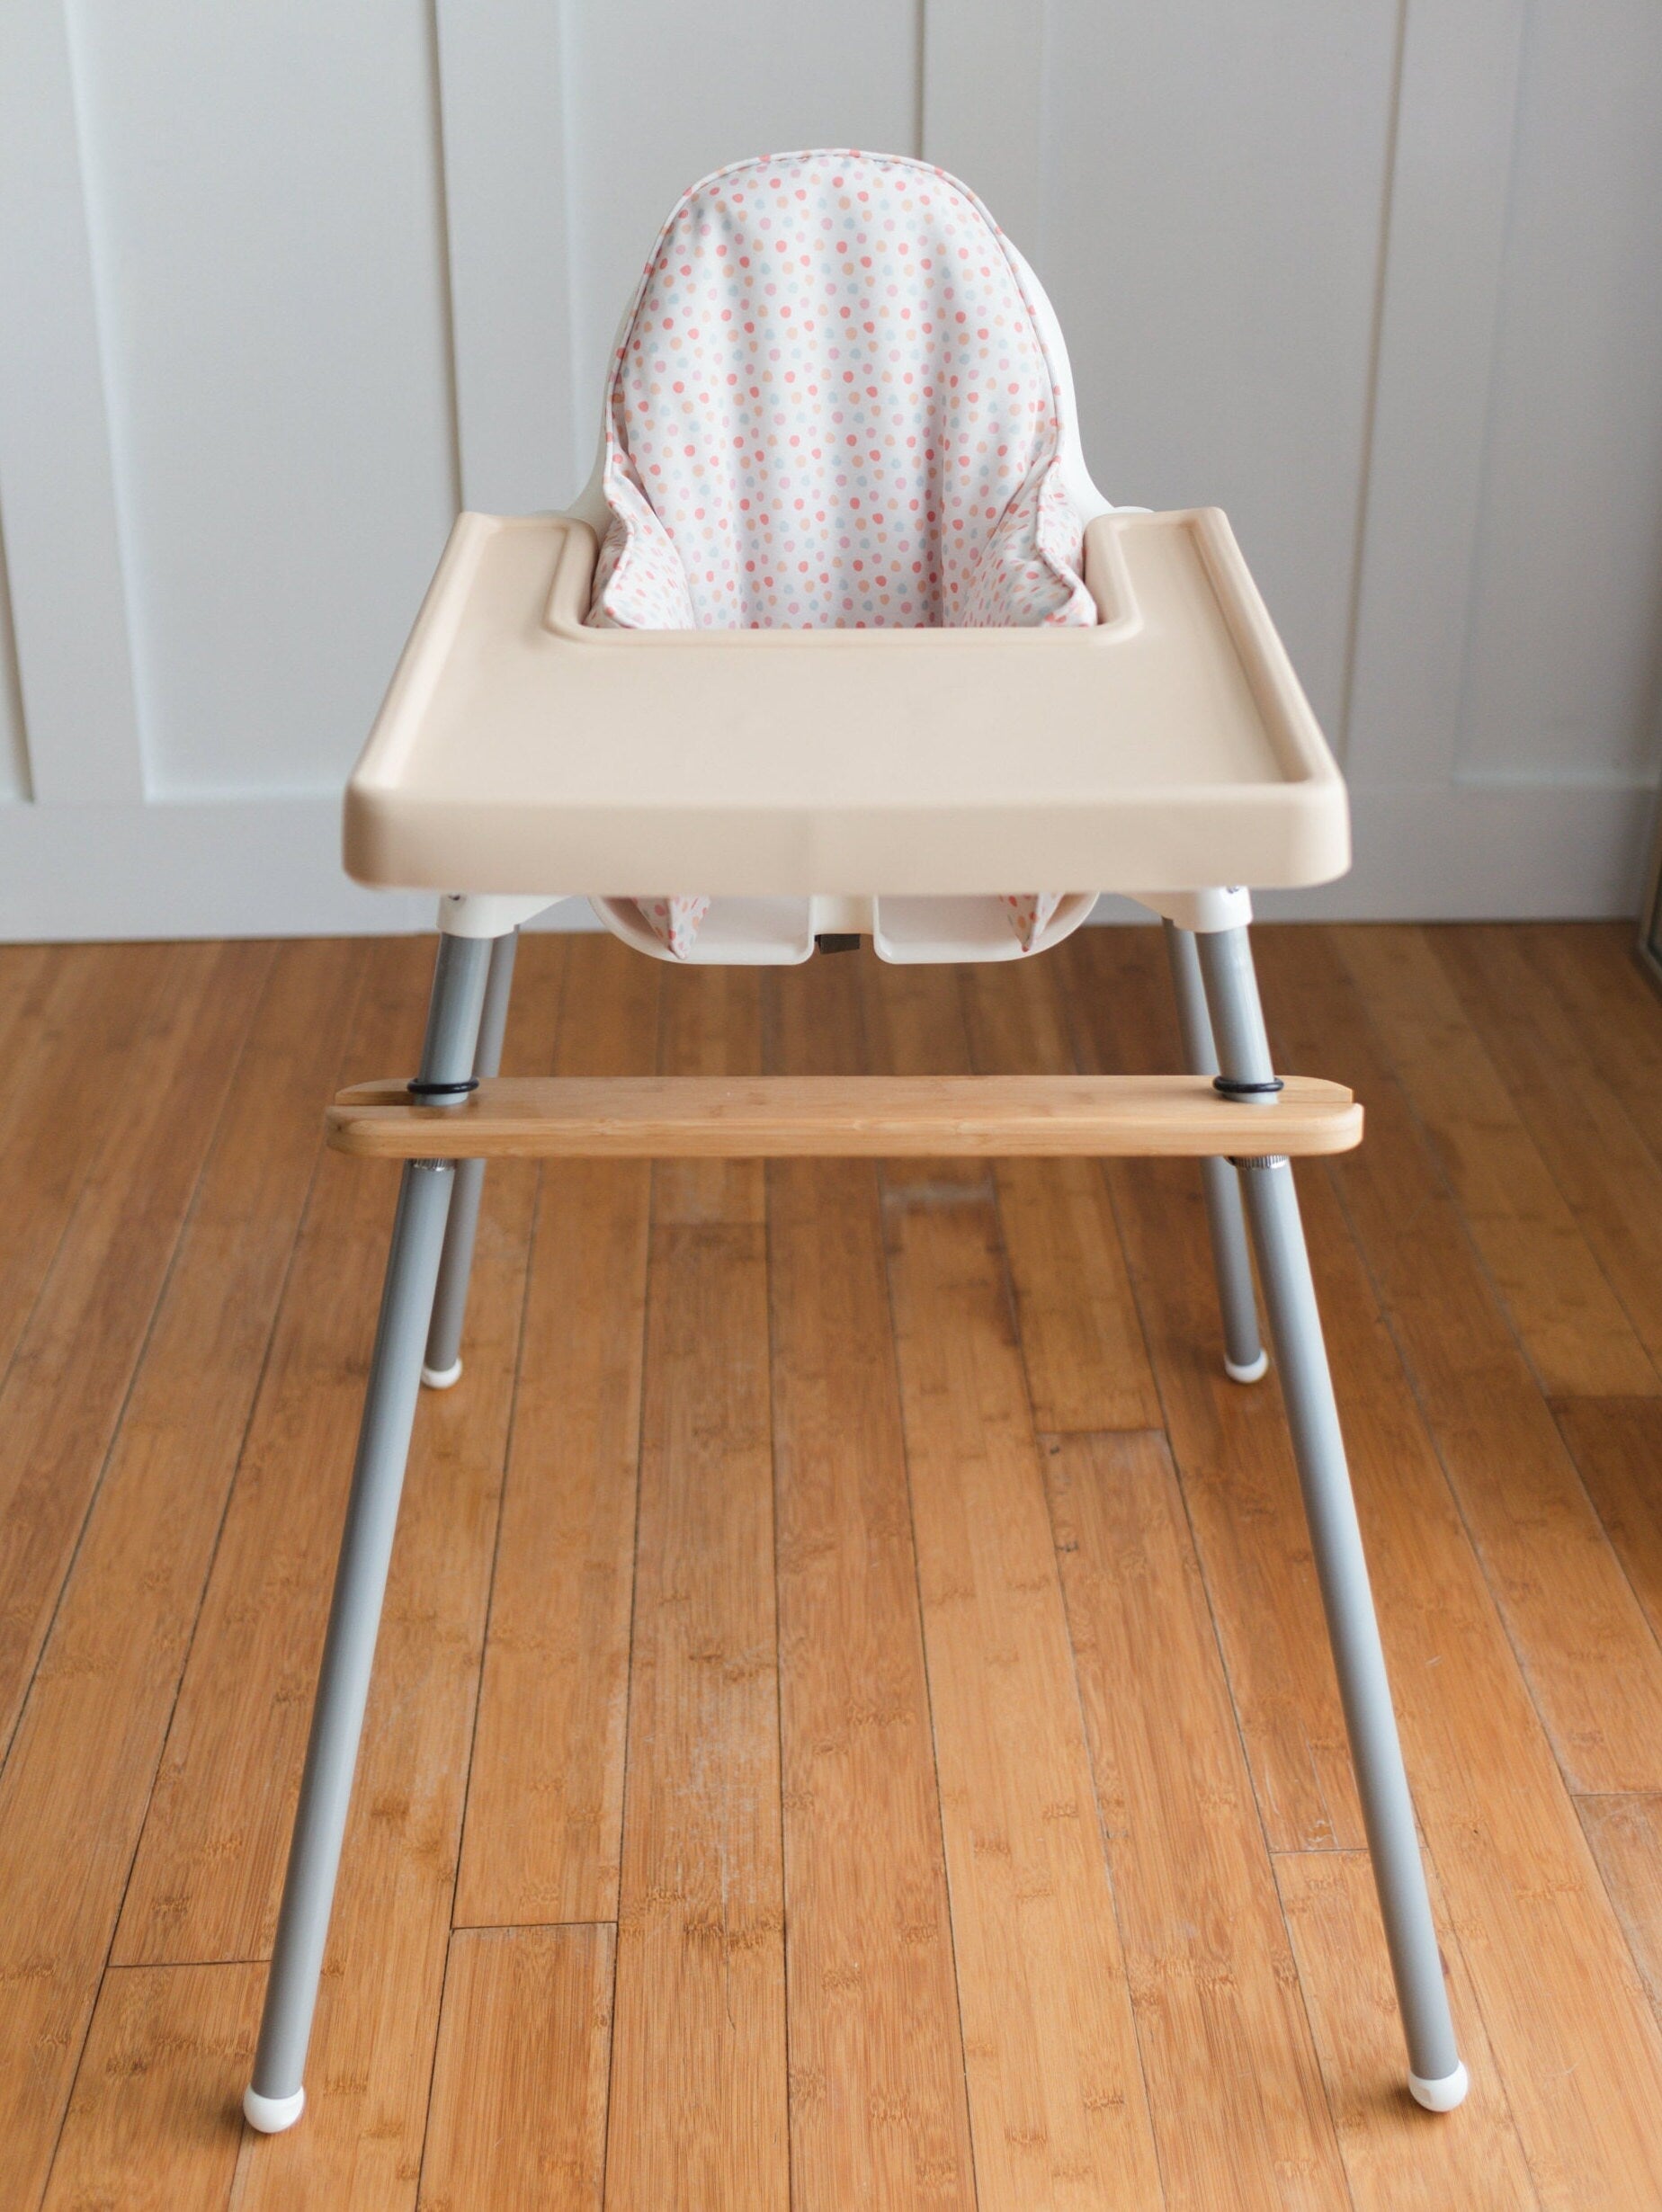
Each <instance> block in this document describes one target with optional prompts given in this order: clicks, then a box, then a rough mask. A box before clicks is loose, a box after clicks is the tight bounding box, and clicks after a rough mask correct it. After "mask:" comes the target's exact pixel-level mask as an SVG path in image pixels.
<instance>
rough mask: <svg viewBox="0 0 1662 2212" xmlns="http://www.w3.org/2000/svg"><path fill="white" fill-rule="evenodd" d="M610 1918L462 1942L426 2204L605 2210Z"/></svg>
mask: <svg viewBox="0 0 1662 2212" xmlns="http://www.w3.org/2000/svg"><path fill="white" fill-rule="evenodd" d="M612 1944H613V1935H612V1930H611V1929H610V1928H603V1927H572V1928H491V1929H462V1930H459V1931H458V1932H457V1933H456V1934H455V1935H453V1936H452V1937H451V1947H450V1966H449V1970H448V1972H447V1974H446V1976H445V1983H444V2022H443V2026H442V2029H441V2031H440V2035H439V2050H438V2058H437V2060H436V2063H435V2065H434V2067H433V2108H432V2111H431V2113H430V2114H429V2117H428V2121H427V2144H426V2154H425V2157H424V2160H423V2164H422V2177H421V2199H420V2205H421V2212H476V2208H478V2207H479V2206H481V2205H504V2206H507V2205H523V2206H526V2207H531V2206H534V2207H536V2212H600V2202H601V2189H602V2184H603V2179H604V2174H605V2157H606V2061H607V2056H608V2054H609V2052H610V2048H611V2030H612Z"/></svg>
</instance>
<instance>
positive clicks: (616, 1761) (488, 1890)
mask: <svg viewBox="0 0 1662 2212" xmlns="http://www.w3.org/2000/svg"><path fill="white" fill-rule="evenodd" d="M581 954H582V957H580V958H577V959H573V960H572V962H571V968H570V973H569V975H568V977H567V986H566V995H565V998H564V1000H563V1002H562V1004H561V1008H560V1020H559V1030H558V1043H557V1047H556V1053H555V1060H556V1066H557V1067H558V1069H559V1071H560V1072H561V1073H562V1074H580V1073H584V1072H586V1071H588V1070H591V1069H594V1068H597V1067H607V1068H612V1069H616V1070H617V1071H619V1072H620V1073H628V1072H629V1071H630V1070H631V1069H634V1068H639V1067H648V1068H649V1067H651V1066H654V1065H656V1062H657V1024H658V979H659V977H660V976H661V975H662V973H663V969H662V968H661V967H660V966H659V964H658V963H657V961H655V960H643V959H641V958H640V957H639V954H638V953H634V952H631V951H630V950H629V948H628V947H627V946H624V945H621V944H619V943H618V942H617V941H615V940H614V939H612V938H603V939H598V940H596V941H594V943H593V944H592V945H591V944H589V943H587V942H585V943H584V945H583V946H582V948H581ZM650 1191H651V1170H650V1169H649V1168H648V1166H647V1165H646V1164H644V1163H643V1162H638V1161H599V1160H597V1161H581V1160H574V1161H568V1162H565V1163H562V1164H560V1165H558V1167H550V1168H548V1169H546V1170H545V1171H544V1173H543V1178H542V1188H541V1195H540V1197H539V1200H538V1207H537V1217H536V1226H535V1229H534V1233H533V1243H532V1275H531V1290H530V1295H529V1299H528V1302H527V1306H526V1312H525V1334H524V1341H523V1344H522V1346H521V1351H520V1381H519V1398H518V1403H517V1406H516V1410H515V1414H514V1445H513V1455H512V1458H511V1459H510V1461H509V1466H508V1480H507V1487H506V1490H505V1494H504V1498H503V1509H502V1535H501V1539H500V1542H499V1544H498V1546H497V1556H496V1578H495V1582H494V1584H493V1588H492V1594H491V1610H490V1626H489V1631H488V1634H487V1638H486V1645H485V1672H484V1676H483V1680H482V1682H481V1685H480V1691H479V1714H478V1728H477V1730H476V1732H475V1736H474V1747H473V1762H472V1769H471V1777H470V1779H469V1786H468V1817H467V1825H466V1828H465V1830H464V1833H463V1836H462V1851H461V1872H460V1878H459V1880H458V1883H457V1890H456V1919H457V1922H458V1923H459V1924H460V1925H462V1926H469V1925H475V1926H493V1925H494V1926H502V1925H508V1924H512V1923H514V1922H536V1921H596V1920H612V1919H615V1918H616V1915H617V1909H618V1863H619V1853H620V1851H621V1840H622V1822H623V1743H624V1723H625V1719H626V1717H627V1714H628V1709H629V1647H630V1605H631V1601H632V1598H633V1592H634V1561H635V1488H636V1469H637V1465H638V1462H639V1452H640V1377H641V1360H642V1340H643V1333H644V1327H645V1318H646V1292H647V1226H648V1200H649V1196H650Z"/></svg>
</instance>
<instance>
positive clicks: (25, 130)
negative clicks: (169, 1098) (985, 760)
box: [0, 0, 1662, 935]
mask: <svg viewBox="0 0 1662 2212" xmlns="http://www.w3.org/2000/svg"><path fill="white" fill-rule="evenodd" d="M825 143H831V144H850V143H852V144H855V145H861V146H867V147H876V148H881V149H887V150H912V151H922V152H923V153H924V154H925V156H927V157H928V158H930V159H932V160H936V161H939V162H941V163H943V165H945V166H947V167H949V168H952V169H955V170H957V171H958V172H959V173H960V174H963V175H964V176H965V177H967V178H968V179H969V181H970V183H973V184H974V185H975V186H976V187H977V189H978V191H979V192H981V193H982V195H983V197H984V198H986V199H987V201H988V202H989V203H990V204H991V206H992V208H993V210H994V211H995V213H996V214H997V215H998V217H999V218H1000V219H1001V220H1002V221H1003V223H1004V225H1005V227H1006V228H1007V229H1008V230H1009V231H1010V233H1011V235H1012V236H1014V238H1015V240H1016V242H1017V243H1018V245H1021V246H1022V247H1023V250H1024V251H1025V252H1026V253H1027V254H1028V255H1029V257H1030V259H1032V262H1033V263H1034V264H1035V266H1036V267H1037V268H1038V270H1039V272H1040V273H1041V276H1042V277H1043V279H1044V280H1045V282H1046V284H1047V286H1048V287H1049V289H1050V292H1051V295H1052V297H1053V299H1055V301H1056V304H1057V307H1058V308H1059V313H1060V316H1061V318H1062V322H1063V326H1064V327H1065V329H1066V330H1067V331H1068V334H1069V340H1070V343H1071V346H1072V350H1073V354H1074V362H1075V370H1076V376H1077V383H1078V387H1079V392H1080V399H1081V406H1082V412H1083V415H1084V424H1085V431H1086V447H1087V450H1088V452H1089V454H1090V457H1091V459H1092V464H1093V467H1094V469H1095V474H1096V477H1097V478H1098V480H1099V481H1100V482H1101V484H1102V485H1103V487H1104V490H1105V491H1106V492H1107V493H1108V494H1109V495H1110V496H1111V497H1112V498H1116V499H1120V500H1123V501H1127V502H1134V503H1139V504H1149V505H1157V506H1158V505H1175V504H1187V503H1190V502H1194V501H1207V502H1217V503H1218V504H1222V505H1223V506H1225V507H1227V508H1228V509H1229V513H1230V514H1231V516H1232V518H1233V520H1234V522H1235V525H1236V528H1237V530H1238V533H1239V535H1240V537H1241V540H1242V541H1243V543H1244V545H1245V547H1246V549H1247V556H1248V557H1249V559H1250V560H1251V561H1252V563H1253V566H1254V568H1255V572H1256V574H1257V575H1258V578H1259V581H1260V583H1261V584H1262V585H1263V587H1264V593H1265V595H1266V597H1267V598H1268V600H1269V602H1270V606H1271V609H1272V611H1273V613H1274V614H1275V616H1276V618H1277V620H1278V621H1279V622H1280V624H1281V626H1282V630H1283V633H1284V635H1285V637H1286V638H1287V640H1288V643H1289V645H1290V647H1291V650H1292V653H1293V656H1294V658H1295V660H1296V662H1297V664H1298V665H1299V667H1300V672H1301V673H1302V674H1303V677H1304V680H1305V682H1306V685H1307V688H1308V689H1309V692H1310V695H1311V698H1312V700H1314V703H1315V705H1316V709H1317V711H1318V714H1319V716H1320V718H1321V719H1322V721H1323V723H1324V726H1325V727H1326V728H1327V732H1328V735H1329V736H1330V738H1331V739H1332V741H1333V743H1334V745H1335V746H1336V748H1337V749H1338V750H1339V752H1340V753H1341V754H1342V756H1343V757H1344V759H1345V763H1346V766H1347V769H1348V772H1349V773H1350V775H1351V778H1352V781H1353V787H1354V794H1355V805H1356V821H1357V854H1358V861H1357V867H1356V870H1355V871H1354V874H1353V876H1352V877H1351V878H1350V879H1348V880H1347V882H1346V883H1345V885H1343V886H1340V887H1336V888H1335V889H1334V890H1331V891H1328V892H1324V893H1322V894H1319V895H1318V896H1315V897H1313V898H1309V899H1306V900H1304V901H1303V902H1302V904H1301V905H1300V911H1306V912H1317V911H1319V912H1345V913H1350V914H1424V915H1431V914H1443V915H1454V914H1604V913H1613V912H1619V911H1622V910H1624V909H1625V908H1626V907H1628V906H1629V905H1631V903H1632V899H1633V896H1634V892H1635V887H1636V870H1637V867H1638V855H1639V851H1640V844H1641V843H1642V840H1643V834H1644V831H1645V828H1646V825H1647V822H1648V816H1649V791H1650V789H1651V787H1652V785H1653V783H1654V780H1655V777H1656V773H1657V764H1658V664H1659V661H1662V655H1659V653H1658V645H1659V642H1662V397H1659V396H1658V364H1659V361H1662V344H1659V343H1658V341H1659V339H1662V252H1658V243H1659V241H1658V229H1659V225H1658V210H1662V8H1658V6H1657V4H1656V0H1535V4H1532V5H1530V4H1523V0H1458V4H1451V0H1441V4H1433V0H1184V5H1182V6H1179V7H1173V6H1169V5H1162V4H1159V0H1027V4H1021V0H921V4H918V5H914V4H912V0H905V4H901V0H792V4H791V5H790V6H788V7H781V6H780V5H779V4H777V0H766V4H764V0H732V4H718V0H708V4H703V5H700V6H696V7H695V6H691V5H688V4H685V0H491V4H488V5H487V4H484V0H437V4H436V9H434V8H429V7H427V6H424V5H421V4H416V0H352V4H350V5H348V6H344V7H343V6H339V5H336V4H331V0H243V4H240V5H238V6H237V7H235V8H227V7H224V6H222V5H216V4H210V0H7V4H6V5H5V6H4V8H0V210H4V212H0V533H3V534H4V556H5V569H4V582H5V583H8V584H9V591H6V592H4V593H0V933H8V934H86V935H91V934H104V933H124V932H131V933H143V932H175V931H179V932H187V931H203V930H207V931H221V930H223V931H238V930H247V931H265V930H302V929H307V928H318V929H324V928H328V929H334V928H343V927H360V926H362V927H371V926H378V925H379V926H399V925H402V924H404V923H415V922H416V921H420V920H424V919H425V902H424V901H422V902H417V901H414V900H409V899H398V898H384V899H372V898H371V897H369V896H367V895H364V894H360V893H356V892H354V891H353V890H352V889H351V887H348V886H346V885H344V883H343V881H342V880H341V879H340V877H339V873H338V869H337V866H336V862H335V801H336V794H337V792H338V788H339V784H340V781H341V779H342V777H343V776H344V773H345V772H346V770H347V768H348V767H349V765H350V763H351V762H352V759H353V754H354V753H355V751H356V749H357V746H358V745H359V743H360V741H361V739H362V736H363V733H364V730H365V728H366V727H367V725H368V723H369V720H370V718H371V715H372V713H373V711H374V709H375V706H376V703H377V701H378V699H379V697H380V691H381V688H382V686H383V684H384V682H385V681H386V678H387V675H388V673H389V670H390V667H391V664H392V661H393V659H394V657H395V656H396V654H397V652H398V646H399V644H400V642H401V640H402V638H403V634H404V630H405V628H406V626H407V621H408V619H409V617H410V615H411V614H412V613H413V611H414V609H415V604H416V602H417V601H418V599H419V596H420V593H421V592H422V590H423V588H424V584H425V581H426V578H427V575H428V574H429V573H430V571H431V569H432V566H433V561H434V559H435V558H436V556H437V552H438V549H439V547H440V545H441V544H442V540H443V537H444V533H445V531H446V528H447V526H448V523H449V521H450V517H451V513H452V512H453V510H454V507H455V505H456V504H457V503H458V501H459V500H465V501H466V503H467V504H470V505H475V506H483V507H492V508H529V507H537V506H547V505H556V504H559V503H561V502H562V501H563V500H565V499H566V498H567V497H568V496H569V495H570V494H571V493H572V492H573V491H574V490H575V488H576V486H577V484H578V483H579V482H580V481H581V480H582V478H583V477H584V476H585V473H586V469H587V464H588V461H589V459H590V455H591V452H592V450H593V445H594V436H595V431H596V427H597V421H598V408H599V390H600V382H601V376H602V370H603V360H604V356H605V352H606V348H607V345H608V343H609V341H610V339H611V335H612V327H613V324H614V321H615V318H616V316H617V313H618V310H619V308H620V306H621V301H622V299H623V298H624V296H625V294H626V292H627V290H628V288H629V286H630V281H631V280H632V278H633V275H634V273H635V272H636V270H637V268H638V265H639V261H640V259H641V257H642V256H643V254H644V253H645V251H646V249H647V246H648V244H649V242H650V240H651V237H652V235H653V232H654V230H655V228H656V227H657V223H658V221H659V220H660V219H661V218H662V216H663V215H664V213H665V212H666V210H667V208H668V206H669V204H670V202H671V201H672V200H673V199H674V198H675V194H676V193H677V192H679V191H680V190H681V188H682V187H683V186H684V185H685V184H686V183H689V182H690V181H691V180H692V179H693V177H695V176H696V175H698V174H701V172H702V171H704V170H706V169H709V168H711V167H714V166H716V165H719V163H721V162H723V161H727V160H730V159H733V158H735V157H737V156H741V155H744V154H746V153H751V152H757V151H762V150H768V149H782V148H785V147H794V146H805V145H816V144H825Z"/></svg>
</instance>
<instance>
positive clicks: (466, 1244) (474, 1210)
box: [421, 930, 519, 1390]
mask: <svg viewBox="0 0 1662 2212" xmlns="http://www.w3.org/2000/svg"><path fill="white" fill-rule="evenodd" d="M517 950H519V932H518V931H517V930H510V931H509V932H508V934H507V935H506V936H505V937H498V938H496V939H495V940H494V941H492V944H491V954H490V973H489V976H488V977H487V980H486V985H485V1010H484V1012H483V1013H482V1014H481V1015H480V1016H479V1041H478V1048H477V1050H476V1051H475V1053H474V1055H473V1072H474V1074H475V1075H499V1074H500V1073H501V1070H502V1039H503V1034H504V1032H505V1030H506V1029H507V1026H508V1001H509V999H510V997H511V996H512V995H513V991H514V954H515V953H516V952H517ZM484 1189H485V1163H484V1161H483V1160H459V1161H458V1162H457V1164H456V1181H455V1184H454V1187H453V1188H452V1190H451V1202H450V1218H449V1220H448V1221H447V1223H446V1224H445V1228H444V1253H443V1257H442V1259H441V1260H440V1262H439V1284H438V1289H437V1290H436V1291H435V1292H434V1293H433V1321H432V1324H431V1325H430V1326H429V1328H428V1331H427V1351H426V1356H425V1358H424V1360H422V1363H421V1378H422V1380H423V1382H424V1383H425V1384H426V1386H427V1387H428V1389H429V1390H448V1389H449V1388H450V1387H451V1384H452V1383H457V1382H460V1379H461V1327H462V1323H463V1322H464V1320H465V1319H466V1318H467V1312H468V1282H469V1277H470V1276H471V1275H472V1272H473V1240H474V1238H475V1236H476V1235H478V1226H479V1200H480V1197H481V1195H482V1194H483V1192H484Z"/></svg>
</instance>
